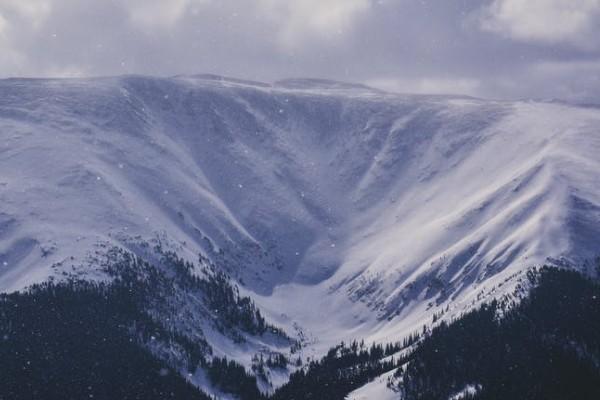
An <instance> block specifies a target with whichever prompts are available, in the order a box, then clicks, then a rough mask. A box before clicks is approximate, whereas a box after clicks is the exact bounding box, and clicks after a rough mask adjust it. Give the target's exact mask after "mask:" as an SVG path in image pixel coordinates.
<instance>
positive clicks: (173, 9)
mask: <svg viewBox="0 0 600 400" xmlns="http://www.w3.org/2000/svg"><path fill="white" fill-rule="evenodd" d="M209 1H210V0H169V1H166V0H124V1H123V2H122V5H123V6H124V7H126V9H127V11H128V12H129V17H130V18H131V21H132V22H133V23H134V24H137V25H141V26H142V27H144V28H149V27H163V28H169V27H171V26H172V25H173V24H175V23H177V22H178V21H179V20H180V19H181V18H182V17H183V16H184V15H185V13H186V11H187V10H188V9H189V8H190V7H192V6H199V5H202V4H204V3H208V2H209Z"/></svg>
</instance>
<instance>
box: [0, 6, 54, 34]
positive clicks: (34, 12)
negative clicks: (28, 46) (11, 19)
mask: <svg viewBox="0 0 600 400" xmlns="http://www.w3.org/2000/svg"><path fill="white" fill-rule="evenodd" d="M51 9H52V6H51V1H50V0H0V17H1V16H2V15H15V16H16V17H17V18H18V19H22V20H25V22H26V23H28V24H29V26H31V27H33V28H38V27H39V26H40V25H41V24H42V23H43V21H44V20H45V19H46V18H47V17H48V15H49V14H50V11H51ZM4 19H7V18H6V17H5V18H4Z"/></svg>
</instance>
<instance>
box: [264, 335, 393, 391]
mask: <svg viewBox="0 0 600 400" xmlns="http://www.w3.org/2000/svg"><path fill="white" fill-rule="evenodd" d="M401 348H402V346H401V345H400V344H398V343H395V344H388V345H385V346H383V345H380V344H373V345H371V346H368V347H367V346H365V344H364V342H361V343H358V342H356V341H353V342H352V343H351V344H350V345H346V344H344V343H342V344H340V345H338V346H336V347H334V348H332V349H331V350H329V352H328V353H327V355H326V356H325V357H323V358H322V359H321V360H319V361H311V362H310V363H309V364H308V366H307V367H306V368H303V369H300V370H298V371H296V372H294V373H293V374H292V375H291V376H290V381H289V382H288V383H286V384H285V385H283V386H282V387H281V388H279V389H278V390H277V391H276V392H275V394H274V395H273V396H272V398H273V399H274V400H293V399H297V400H300V399H315V400H318V399H323V400H337V399H339V400H343V399H344V398H345V397H346V395H348V393H350V392H351V391H353V390H355V389H357V388H359V387H361V386H362V385H364V384H366V383H367V382H369V381H370V380H372V379H374V378H375V377H377V376H379V375H381V374H383V373H385V372H388V371H391V370H393V369H394V368H397V367H398V366H399V365H401V364H402V362H403V360H401V359H394V358H393V357H389V356H391V355H392V354H395V353H396V352H398V351H399V350H401Z"/></svg>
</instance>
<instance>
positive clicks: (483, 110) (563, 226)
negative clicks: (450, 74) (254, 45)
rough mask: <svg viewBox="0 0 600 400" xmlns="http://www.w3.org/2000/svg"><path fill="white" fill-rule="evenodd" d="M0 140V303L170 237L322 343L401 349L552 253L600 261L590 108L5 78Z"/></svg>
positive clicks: (357, 92) (595, 134) (355, 92)
mask: <svg viewBox="0 0 600 400" xmlns="http://www.w3.org/2000/svg"><path fill="white" fill-rule="evenodd" d="M0 139H1V140H0V204H2V208H1V209H0V290H2V291H10V290H15V289H18V288H21V287H23V286H26V285H28V284H30V283H32V282H35V281H39V280H43V279H46V278H48V277H49V276H51V275H53V274H57V273H60V271H61V268H63V269H64V268H67V269H68V268H71V265H73V266H77V265H80V264H81V263H85V260H86V254H88V252H89V251H90V250H91V249H92V248H93V247H94V245H95V244H96V243H99V242H102V243H112V244H115V245H120V246H123V247H128V245H127V243H128V238H132V237H137V236H139V237H142V238H144V239H148V238H152V237H156V236H159V237H163V238H166V240H169V241H170V242H171V243H173V244H174V245H175V246H176V247H177V249H178V252H179V253H180V254H181V255H183V256H187V257H189V258H194V257H195V254H197V253H198V252H202V253H204V254H207V255H209V256H210V257H211V258H212V259H213V260H214V261H215V262H217V264H219V265H221V266H223V267H224V268H227V269H228V271H229V272H230V273H231V274H232V275H234V276H235V277H236V278H237V279H239V280H240V282H243V284H244V285H245V287H246V290H248V291H249V292H253V293H254V294H255V296H256V298H257V301H258V302H259V303H260V304H261V305H262V306H263V307H265V308H266V309H267V310H270V311H271V313H272V316H273V318H274V319H276V320H277V322H278V323H280V324H283V325H284V326H288V327H297V326H298V325H297V323H300V325H302V326H303V327H308V328H309V329H310V330H312V332H313V333H314V335H316V336H319V337H320V338H324V339H322V340H323V342H324V343H329V342H330V341H335V340H338V339H339V338H343V337H345V336H348V335H352V334H360V335H363V336H365V335H373V336H372V337H373V338H375V339H386V338H389V337H391V336H397V335H399V334H400V333H402V332H405V330H407V329H413V328H414V327H415V326H418V324H420V323H422V322H423V318H425V317H424V316H425V315H427V313H425V311H426V310H428V309H432V307H433V308H434V309H435V307H443V306H444V305H446V304H447V303H448V302H450V301H454V303H456V304H459V303H461V302H462V303H464V304H467V303H469V302H470V301H472V300H473V299H474V298H475V297H476V296H477V294H478V293H480V292H481V291H482V290H484V289H486V288H487V289H490V288H491V287H492V286H494V285H499V284H500V283H502V282H505V281H506V280H507V279H509V278H510V277H511V276H513V275H514V274H515V273H517V272H518V271H521V270H522V269H523V268H525V267H528V266H531V265H533V264H537V263H542V262H544V261H545V260H546V259H547V257H552V258H553V259H556V260H559V259H564V260H567V261H570V262H582V261H584V260H586V259H591V258H593V257H595V256H597V255H598V253H599V252H600V243H599V239H598V238H599V237H600V177H599V175H598V171H600V157H599V156H598V154H600V110H598V109H593V108H578V107H573V106H568V105H560V104H548V103H533V102H512V103H511V102H494V101H482V100H476V99H470V98H453V97H433V96H429V97H426V96H401V95H392V94H386V93H382V92H379V91H376V90H371V89H369V88H366V87H362V86H359V85H348V84H341V83H334V82H326V81H312V80H289V81H284V82H281V83H278V84H274V85H265V84H261V83H253V82H245V81H237V80H229V79H224V78H219V77H214V76H195V77H176V78H169V79H155V78H146V77H135V76H131V77H122V78H107V79H88V80H4V81H1V82H0ZM53 265H54V267H53ZM59 265H60V267H57V266H59ZM90 271H91V270H90ZM90 274H91V272H90ZM372 310H375V311H376V312H371V311H372ZM394 317H397V318H394ZM388 320H392V321H394V322H391V323H390V322H388ZM398 321H402V324H398V323H397V322H398ZM383 327H393V328H390V329H391V330H389V329H383Z"/></svg>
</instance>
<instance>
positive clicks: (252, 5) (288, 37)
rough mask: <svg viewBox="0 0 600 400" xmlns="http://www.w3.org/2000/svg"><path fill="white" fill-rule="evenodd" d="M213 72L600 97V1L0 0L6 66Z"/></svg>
mask: <svg viewBox="0 0 600 400" xmlns="http://www.w3.org/2000/svg"><path fill="white" fill-rule="evenodd" d="M129 73H136V74H149V75H159V76H169V75H177V74H194V73H214V74H219V75H227V76H234V77H239V78H246V79H254V80H261V81H268V82H270V81H274V80H277V79H281V78H286V77H321V78H331V79H337V80H345V81H355V82H364V83H367V84H370V85H373V86H377V87H380V88H383V89H387V90H391V91H401V92H418V93H458V94H469V95H475V96H481V97H493V98H530V97H535V98H561V99H567V100H572V101H593V102H595V103H599V102H600V0H0V77H15V76H60V77H72V76H98V75H120V74H129Z"/></svg>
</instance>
